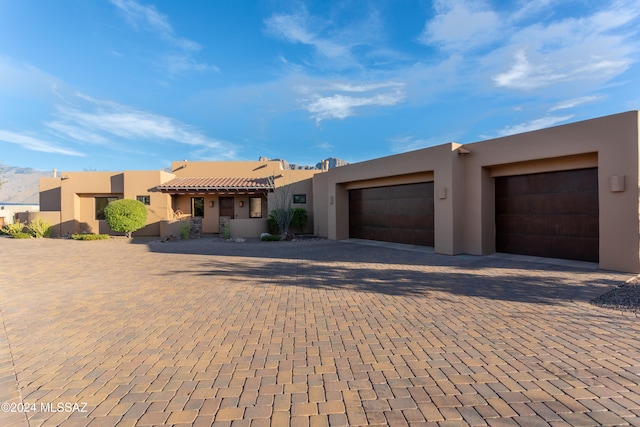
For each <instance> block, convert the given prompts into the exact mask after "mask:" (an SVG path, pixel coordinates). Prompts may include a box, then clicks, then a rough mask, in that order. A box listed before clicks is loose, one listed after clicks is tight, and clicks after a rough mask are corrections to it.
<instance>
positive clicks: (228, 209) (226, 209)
mask: <svg viewBox="0 0 640 427" xmlns="http://www.w3.org/2000/svg"><path fill="white" fill-rule="evenodd" d="M220 216H221V217H222V216H228V217H229V218H235V216H234V212H233V197H220Z"/></svg>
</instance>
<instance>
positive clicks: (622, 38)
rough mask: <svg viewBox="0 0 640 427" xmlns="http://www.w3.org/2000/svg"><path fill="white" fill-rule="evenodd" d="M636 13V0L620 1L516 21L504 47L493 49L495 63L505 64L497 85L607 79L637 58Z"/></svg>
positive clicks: (537, 85)
mask: <svg viewBox="0 0 640 427" xmlns="http://www.w3.org/2000/svg"><path fill="white" fill-rule="evenodd" d="M603 4H606V3H603ZM638 16H640V6H639V5H638V3H637V2H635V3H633V2H616V3H613V4H611V5H609V4H607V5H606V8H603V9H601V10H597V11H594V12H592V13H591V14H586V15H585V16H583V17H572V18H566V19H562V20H555V21H550V22H538V23H536V24H534V25H530V26H527V27H522V28H518V27H515V26H514V27H512V28H510V29H509V34H510V35H509V37H507V43H506V44H505V45H504V47H503V48H502V49H500V50H497V51H494V52H493V54H492V57H493V61H494V62H495V66H496V67H500V68H503V70H504V68H506V70H504V71H499V72H496V73H494V74H493V76H492V80H493V82H494V84H495V85H496V86H498V87H504V88H508V89H517V90H524V91H529V90H534V89H541V88H545V87H550V86H557V85H559V84H563V85H570V86H579V85H580V84H583V85H584V84H585V83H586V84H589V85H591V87H593V84H598V83H603V82H606V81H608V80H609V79H611V78H613V77H615V76H617V75H620V74H622V73H623V72H624V71H626V70H627V69H628V68H629V67H630V65H631V64H632V63H633V62H635V61H636V59H635V58H636V56H637V53H638V47H637V45H636V43H635V42H634V39H633V35H634V34H635V30H634V29H633V27H632V26H630V23H631V22H632V21H633V20H634V19H636V18H637V17H638ZM509 56H510V59H508V58H509ZM505 59H506V60H507V61H509V62H510V63H509V64H508V65H506V64H505V62H504V61H505ZM488 62H491V59H490V58H489V59H488Z"/></svg>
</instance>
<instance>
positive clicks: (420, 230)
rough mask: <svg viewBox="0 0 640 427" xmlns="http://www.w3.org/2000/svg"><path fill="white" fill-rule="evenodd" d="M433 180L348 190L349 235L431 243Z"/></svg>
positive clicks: (423, 243) (391, 240)
mask: <svg viewBox="0 0 640 427" xmlns="http://www.w3.org/2000/svg"><path fill="white" fill-rule="evenodd" d="M433 211H434V209H433V183H419V184H404V185H396V186H389V187H377V188H362V189H354V190H350V191H349V236H350V237H354V238H360V239H369V240H380V241H387V242H399V243H410V244H419V245H426V246H433V224H434V222H433V221H434V217H433Z"/></svg>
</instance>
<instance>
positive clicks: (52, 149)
mask: <svg viewBox="0 0 640 427" xmlns="http://www.w3.org/2000/svg"><path fill="white" fill-rule="evenodd" d="M0 141H2V142H8V143H10V144H17V145H20V146H21V147H22V148H24V149H27V150H31V151H40V152H43V153H51V154H64V155H67V156H77V157H85V154H83V153H81V152H79V151H75V150H71V149H68V148H63V147H59V146H57V145H56V144H55V143H53V142H50V141H47V140H45V139H43V138H42V137H35V136H31V135H27V134H23V133H17V132H12V131H8V130H3V129H0Z"/></svg>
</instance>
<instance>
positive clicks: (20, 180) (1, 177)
mask: <svg viewBox="0 0 640 427" xmlns="http://www.w3.org/2000/svg"><path fill="white" fill-rule="evenodd" d="M47 176H53V172H45V171H40V170H37V169H32V168H21V167H16V166H4V165H0V181H2V187H0V203H26V204H32V205H37V204H39V203H40V196H39V191H40V190H39V183H40V178H44V177H47Z"/></svg>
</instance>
